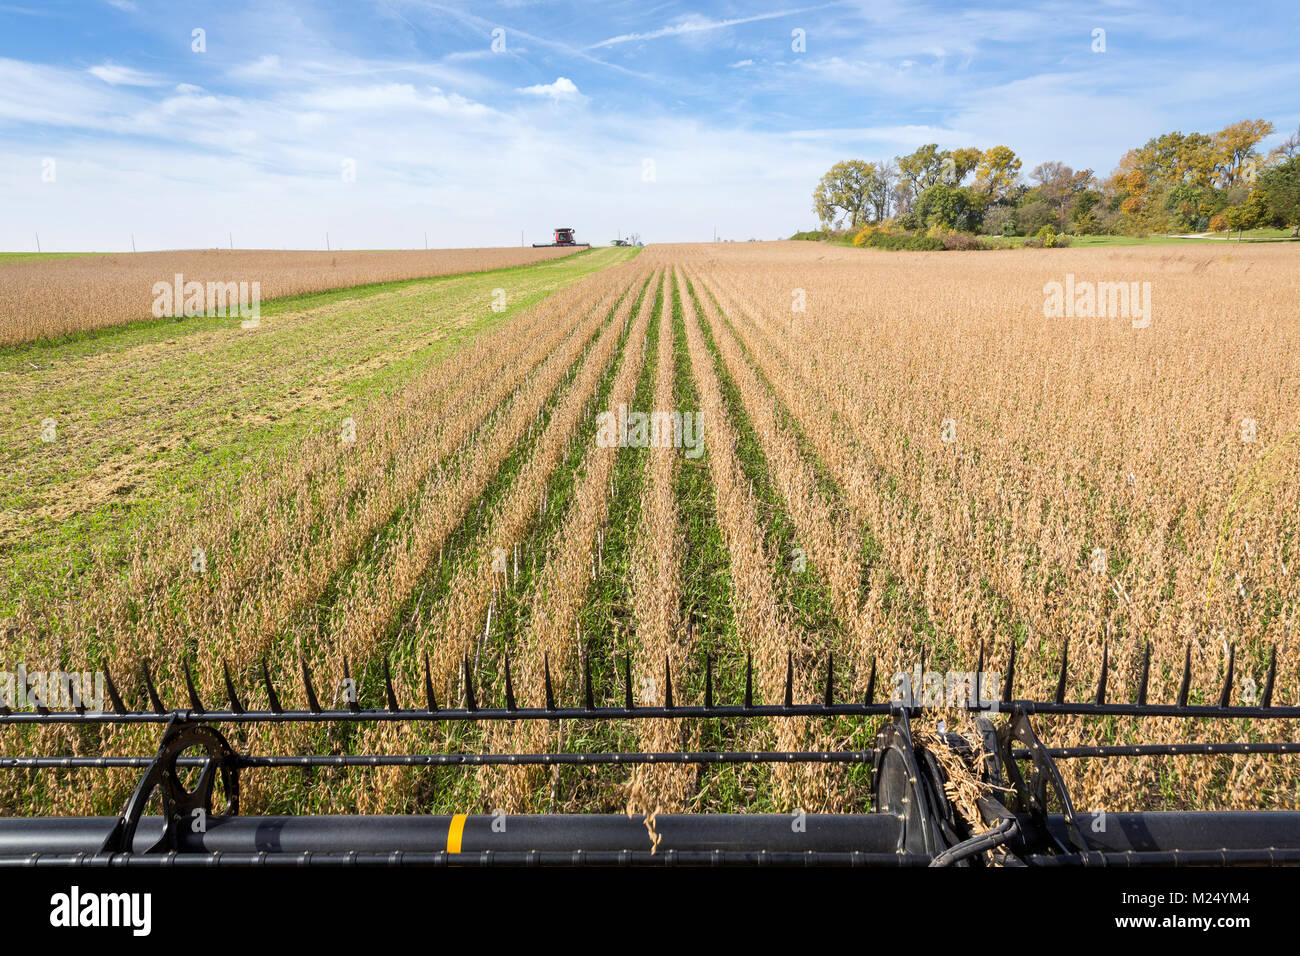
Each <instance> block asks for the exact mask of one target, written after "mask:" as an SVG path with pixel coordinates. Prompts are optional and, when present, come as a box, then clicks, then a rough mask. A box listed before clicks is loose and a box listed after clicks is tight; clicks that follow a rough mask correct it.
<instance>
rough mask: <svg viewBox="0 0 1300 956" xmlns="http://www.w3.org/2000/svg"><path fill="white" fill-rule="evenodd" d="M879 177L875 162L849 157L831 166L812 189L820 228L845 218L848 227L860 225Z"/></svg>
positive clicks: (852, 227) (876, 187)
mask: <svg viewBox="0 0 1300 956" xmlns="http://www.w3.org/2000/svg"><path fill="white" fill-rule="evenodd" d="M879 180H880V174H879V171H878V170H877V168H876V164H875V163H866V162H863V161H862V160H860V159H848V160H845V161H843V162H840V163H836V164H835V165H834V166H832V167H831V168H830V170H828V171H827V173H826V175H824V176H823V177H822V178H821V182H819V183H818V184H817V188H816V189H815V190H813V212H815V213H816V214H817V218H818V219H819V220H821V224H822V227H823V228H830V227H831V226H832V225H834V224H835V223H836V222H839V221H847V223H848V225H849V228H851V229H856V228H858V227H859V226H861V225H862V223H863V221H864V219H865V213H866V211H867V208H868V206H869V205H870V203H871V197H872V194H873V191H874V190H876V189H878V188H879Z"/></svg>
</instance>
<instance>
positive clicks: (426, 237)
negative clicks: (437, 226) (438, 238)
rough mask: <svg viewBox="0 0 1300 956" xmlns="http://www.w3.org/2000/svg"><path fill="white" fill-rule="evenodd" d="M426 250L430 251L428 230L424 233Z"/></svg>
mask: <svg viewBox="0 0 1300 956" xmlns="http://www.w3.org/2000/svg"><path fill="white" fill-rule="evenodd" d="M424 251H425V252H428V251H429V233H428V230H425V233H424Z"/></svg>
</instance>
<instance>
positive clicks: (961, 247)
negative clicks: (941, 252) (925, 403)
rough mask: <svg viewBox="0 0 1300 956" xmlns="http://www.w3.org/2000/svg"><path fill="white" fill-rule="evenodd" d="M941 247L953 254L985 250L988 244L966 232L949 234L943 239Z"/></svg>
mask: <svg viewBox="0 0 1300 956" xmlns="http://www.w3.org/2000/svg"><path fill="white" fill-rule="evenodd" d="M943 247H944V248H945V249H949V250H952V251H955V252H969V251H972V250H975V249H987V248H988V244H987V243H986V242H984V241H983V240H982V239H980V237H979V236H972V235H971V234H970V233H968V232H950V233H948V234H947V235H946V236H944V237H943Z"/></svg>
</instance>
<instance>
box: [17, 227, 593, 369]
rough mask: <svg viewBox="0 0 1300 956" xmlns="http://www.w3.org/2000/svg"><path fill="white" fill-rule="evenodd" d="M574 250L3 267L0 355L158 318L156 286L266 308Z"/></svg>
mask: <svg viewBox="0 0 1300 956" xmlns="http://www.w3.org/2000/svg"><path fill="white" fill-rule="evenodd" d="M572 254H573V250H572V249H561V248H542V249H533V248H518V249H516V248H513V247H506V248H500V249H435V250H423V249H421V250H414V249H393V250H374V251H359V252H342V251H335V252H303V251H294V252H281V251H277V250H274V249H239V250H231V251H227V250H224V249H195V250H184V251H178V252H140V253H132V254H130V255H126V254H125V253H124V254H121V255H103V256H78V257H76V258H68V259H55V260H36V261H21V262H12V263H0V346H4V345H12V344H14V343H17V342H30V341H33V340H36V339H46V338H52V337H54V336H59V335H68V334H69V333H75V332H86V331H90V330H92V329H102V328H106V327H108V326H113V325H120V324H122V323H124V322H132V321H135V320H137V319H148V318H150V317H151V316H152V315H153V311H152V308H153V303H154V299H155V294H154V291H153V288H154V284H155V283H157V282H164V283H169V284H170V283H173V282H174V277H175V275H176V274H177V273H179V274H181V275H182V276H184V278H185V281H186V282H202V283H204V284H205V286H206V283H209V282H223V283H224V282H248V283H252V282H258V283H260V284H261V285H260V288H261V300H262V301H263V302H266V301H268V300H270V299H280V298H284V297H286V296H293V295H301V294H303V293H306V292H320V291H322V290H325V289H342V288H345V287H348V286H356V285H364V284H368V283H374V282H395V281H398V280H402V279H421V278H427V277H429V276H445V275H453V274H456V273H463V272H481V271H484V270H487V269H506V268H510V267H512V266H522V265H527V264H529V263H532V262H541V261H542V260H545V259H555V258H560V257H563V256H568V255H572Z"/></svg>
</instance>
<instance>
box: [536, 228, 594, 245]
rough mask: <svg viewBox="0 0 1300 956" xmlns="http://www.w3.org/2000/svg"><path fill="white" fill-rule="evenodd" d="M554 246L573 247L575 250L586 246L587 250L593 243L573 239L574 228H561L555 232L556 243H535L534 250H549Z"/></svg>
mask: <svg viewBox="0 0 1300 956" xmlns="http://www.w3.org/2000/svg"><path fill="white" fill-rule="evenodd" d="M552 246H573V247H574V248H578V247H583V246H585V247H587V248H591V243H589V242H578V241H577V240H576V239H574V238H573V227H572V226H560V227H559V228H557V229H556V230H555V241H554V242H534V243H533V248H534V249H549V248H550V247H552Z"/></svg>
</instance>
